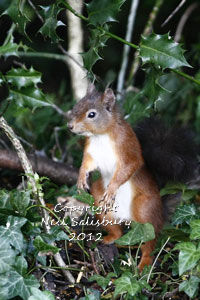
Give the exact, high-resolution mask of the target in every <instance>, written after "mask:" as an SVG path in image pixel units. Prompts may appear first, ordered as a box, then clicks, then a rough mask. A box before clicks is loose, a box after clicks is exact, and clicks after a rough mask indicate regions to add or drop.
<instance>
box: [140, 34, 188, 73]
mask: <svg viewBox="0 0 200 300" xmlns="http://www.w3.org/2000/svg"><path fill="white" fill-rule="evenodd" d="M139 53H140V57H141V59H142V63H143V64H146V63H150V64H154V65H155V66H156V67H157V68H161V69H162V70H165V69H166V68H170V69H177V68H180V67H184V66H186V67H190V65H189V64H188V63H187V61H186V60H185V58H184V56H183V53H184V50H183V49H181V47H180V45H179V44H178V43H176V42H174V41H173V40H172V39H171V37H170V36H169V34H164V35H158V34H154V33H152V34H151V35H149V36H147V37H144V36H143V37H142V40H141V44H140V49H139Z"/></svg>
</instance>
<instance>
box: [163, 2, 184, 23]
mask: <svg viewBox="0 0 200 300" xmlns="http://www.w3.org/2000/svg"><path fill="white" fill-rule="evenodd" d="M185 2H186V0H182V1H181V3H179V5H178V6H177V7H176V8H175V10H174V11H173V12H172V13H171V14H170V15H169V17H168V18H167V19H166V20H165V22H163V23H162V25H161V27H164V26H165V25H166V24H167V23H168V22H169V21H170V20H171V19H172V18H173V16H174V15H175V14H176V13H177V12H178V11H179V9H180V8H181V7H182V6H183V5H184V4H185Z"/></svg>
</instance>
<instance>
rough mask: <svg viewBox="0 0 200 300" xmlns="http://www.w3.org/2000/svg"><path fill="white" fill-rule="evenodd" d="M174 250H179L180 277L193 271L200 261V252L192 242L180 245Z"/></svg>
mask: <svg viewBox="0 0 200 300" xmlns="http://www.w3.org/2000/svg"><path fill="white" fill-rule="evenodd" d="M174 249H179V250H180V252H179V260H178V269H179V275H182V274H183V273H184V272H185V271H188V270H192V269H193V268H194V267H195V266H196V264H197V262H198V261H199V259H200V251H199V249H197V248H196V246H195V245H194V244H193V243H191V242H185V243H179V244H178V245H176V247H175V248H174Z"/></svg>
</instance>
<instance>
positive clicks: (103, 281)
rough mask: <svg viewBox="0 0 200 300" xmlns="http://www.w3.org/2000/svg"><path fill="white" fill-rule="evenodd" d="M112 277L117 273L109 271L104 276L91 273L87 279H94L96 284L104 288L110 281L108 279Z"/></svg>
mask: <svg viewBox="0 0 200 300" xmlns="http://www.w3.org/2000/svg"><path fill="white" fill-rule="evenodd" d="M112 277H117V275H116V274H115V273H112V272H111V273H109V274H108V275H107V276H106V277H103V276H101V275H93V276H91V277H90V278H89V281H90V282H91V281H94V280H95V281H96V282H97V283H98V285H99V286H100V287H101V288H102V289H103V290H105V289H106V287H107V285H108V284H109V282H110V279H111V278H112Z"/></svg>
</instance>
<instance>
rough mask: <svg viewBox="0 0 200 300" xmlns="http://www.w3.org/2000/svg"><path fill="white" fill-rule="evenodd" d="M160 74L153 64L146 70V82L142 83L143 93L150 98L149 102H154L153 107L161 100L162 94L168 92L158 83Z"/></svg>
mask: <svg viewBox="0 0 200 300" xmlns="http://www.w3.org/2000/svg"><path fill="white" fill-rule="evenodd" d="M160 76H161V71H160V70H158V69H156V68H155V67H154V66H151V67H150V68H149V69H148V70H147V71H146V83H145V85H144V86H145V87H144V90H143V94H144V95H145V96H146V97H147V98H148V99H149V100H150V102H151V103H154V105H155V107H156V106H157V104H158V102H160V101H163V95H164V94H165V93H166V92H168V91H167V90H166V89H165V88H163V87H162V86H161V84H160V83H159V78H160Z"/></svg>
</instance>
